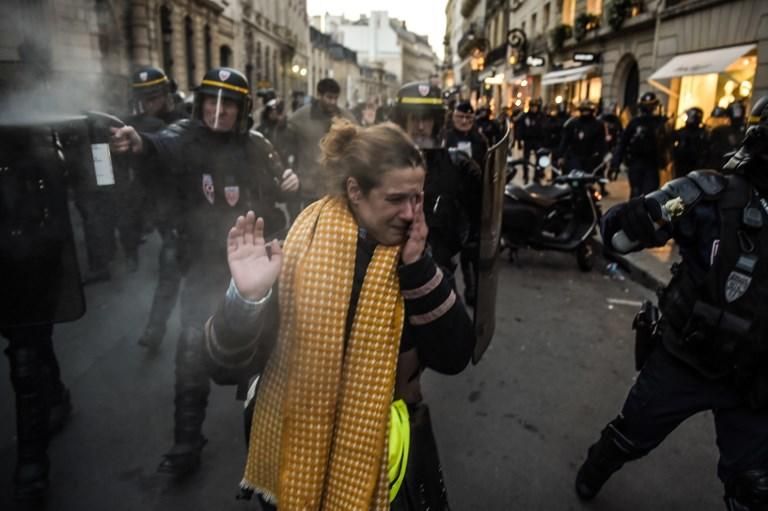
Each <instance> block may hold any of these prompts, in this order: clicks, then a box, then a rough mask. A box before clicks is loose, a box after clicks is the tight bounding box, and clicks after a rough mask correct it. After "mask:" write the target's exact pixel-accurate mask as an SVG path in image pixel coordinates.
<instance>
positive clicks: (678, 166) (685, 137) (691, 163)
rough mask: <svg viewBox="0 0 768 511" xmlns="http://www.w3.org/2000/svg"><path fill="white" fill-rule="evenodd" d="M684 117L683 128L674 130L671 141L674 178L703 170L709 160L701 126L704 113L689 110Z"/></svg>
mask: <svg viewBox="0 0 768 511" xmlns="http://www.w3.org/2000/svg"><path fill="white" fill-rule="evenodd" d="M686 116H687V118H686V121H685V126H683V127H682V128H680V129H678V130H675V134H674V136H673V139H672V158H673V160H674V162H675V176H676V177H682V176H685V175H686V174H688V173H689V172H691V171H692V170H695V169H702V168H705V165H706V164H707V163H708V160H709V158H708V154H707V153H708V152H709V144H708V143H707V132H706V130H705V129H704V127H703V126H702V124H701V121H702V118H703V117H704V113H703V112H702V111H701V109H700V108H689V109H688V111H687V112H686ZM715 168H720V166H719V165H718V166H717V167H715Z"/></svg>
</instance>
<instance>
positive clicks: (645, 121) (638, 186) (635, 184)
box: [611, 92, 668, 197]
mask: <svg viewBox="0 0 768 511" xmlns="http://www.w3.org/2000/svg"><path fill="white" fill-rule="evenodd" d="M658 104H659V101H658V99H656V95H655V94H654V93H652V92H648V93H645V94H643V96H642V98H641V101H640V109H641V114H640V115H638V116H637V117H634V118H633V119H632V120H631V121H630V122H629V124H628V125H627V128H626V129H625V130H624V133H623V134H622V136H621V139H620V140H619V145H618V146H617V148H616V151H615V152H614V154H613V161H612V163H611V167H612V168H614V169H618V168H619V166H620V165H621V163H622V162H624V161H625V160H626V163H627V166H628V167H629V168H628V170H627V173H628V175H629V186H630V196H631V197H637V196H638V195H644V194H647V193H651V192H652V191H654V190H656V189H657V188H658V187H659V182H660V181H659V170H660V169H662V168H664V166H665V165H666V163H667V160H666V150H667V148H666V144H667V139H668V136H667V134H666V122H667V119H666V118H665V117H663V116H660V115H655V114H654V110H655V108H656V107H657V106H658Z"/></svg>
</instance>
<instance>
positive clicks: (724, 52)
mask: <svg viewBox="0 0 768 511" xmlns="http://www.w3.org/2000/svg"><path fill="white" fill-rule="evenodd" d="M754 49H755V45H754V44H744V45H741V46H731V47H729V48H718V49H717V50H708V51H697V52H695V53H686V54H684V55H678V56H676V57H672V60H670V61H669V62H667V63H666V64H664V65H663V66H661V67H660V68H659V69H658V70H657V71H656V72H655V73H653V74H652V75H651V77H650V78H649V80H663V79H665V78H675V77H677V76H690V75H705V74H709V73H722V72H723V71H725V70H726V68H727V67H728V66H730V65H731V64H733V61H734V60H736V59H738V58H739V57H741V56H743V55H744V54H745V53H748V52H750V51H752V50H754Z"/></svg>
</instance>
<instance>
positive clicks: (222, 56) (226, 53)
mask: <svg viewBox="0 0 768 511" xmlns="http://www.w3.org/2000/svg"><path fill="white" fill-rule="evenodd" d="M231 61H232V48H230V47H229V46H227V45H226V44H223V45H221V48H219V65H220V66H221V67H229V66H230V64H231V63H232V62H231Z"/></svg>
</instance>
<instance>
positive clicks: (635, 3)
mask: <svg viewBox="0 0 768 511" xmlns="http://www.w3.org/2000/svg"><path fill="white" fill-rule="evenodd" d="M606 10H607V19H608V24H609V25H610V26H611V28H612V29H613V30H614V31H619V30H620V29H621V27H622V25H624V22H625V21H626V20H627V18H631V17H632V16H636V15H638V14H640V13H641V12H642V10H643V2H642V1H641V0H612V1H611V2H610V3H609V4H608V7H607V9H606Z"/></svg>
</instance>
